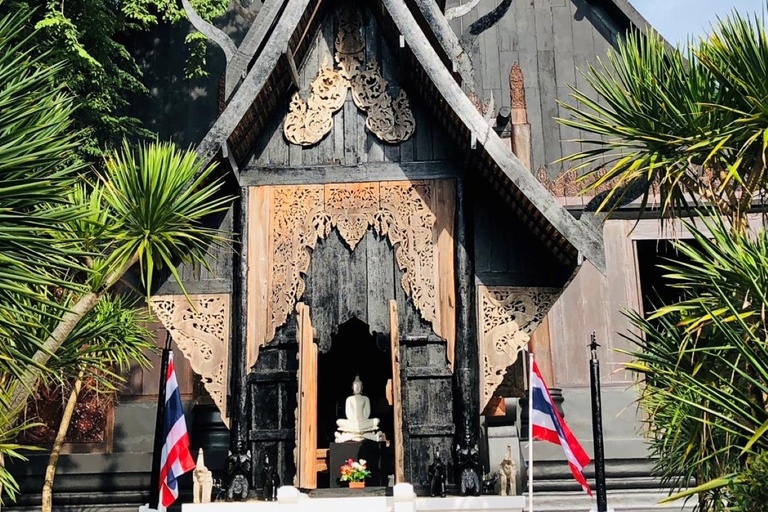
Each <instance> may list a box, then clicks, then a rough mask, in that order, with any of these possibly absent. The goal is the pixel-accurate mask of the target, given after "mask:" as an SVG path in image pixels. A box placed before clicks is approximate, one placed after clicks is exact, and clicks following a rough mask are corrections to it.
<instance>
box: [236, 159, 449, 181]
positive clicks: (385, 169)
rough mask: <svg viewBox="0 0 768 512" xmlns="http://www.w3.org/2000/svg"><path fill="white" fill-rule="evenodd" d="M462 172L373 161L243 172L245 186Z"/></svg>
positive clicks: (437, 164) (443, 165)
mask: <svg viewBox="0 0 768 512" xmlns="http://www.w3.org/2000/svg"><path fill="white" fill-rule="evenodd" d="M460 175H461V170H460V169H459V168H458V167H457V166H456V165H455V164H454V163H453V162H449V161H433V162H407V163H398V162H371V163H360V164H357V165H316V166H307V167H251V166H247V167H245V168H244V169H242V170H241V173H240V180H241V183H242V184H243V185H252V186H253V185H305V184H313V183H315V184H322V183H363V182H377V181H402V180H411V181H413V180H424V179H429V180H432V179H441V178H457V177H458V176H460Z"/></svg>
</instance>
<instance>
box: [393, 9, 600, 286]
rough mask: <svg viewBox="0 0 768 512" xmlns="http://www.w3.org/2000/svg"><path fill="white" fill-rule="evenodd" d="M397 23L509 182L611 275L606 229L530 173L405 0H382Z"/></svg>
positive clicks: (444, 95)
mask: <svg viewBox="0 0 768 512" xmlns="http://www.w3.org/2000/svg"><path fill="white" fill-rule="evenodd" d="M382 3H383V5H384V7H385V8H386V10H387V12H388V13H389V15H390V16H391V18H392V20H393V21H394V23H395V26H396V27H397V29H398V30H399V32H400V33H401V34H403V35H404V36H405V40H406V43H407V44H408V48H410V50H411V51H412V52H413V55H414V56H415V57H416V60H417V61H418V62H419V64H421V66H422V68H423V69H424V71H425V72H426V74H427V76H428V77H429V78H430V79H431V81H432V83H433V84H435V87H436V88H437V89H438V91H439V92H440V95H441V96H442V97H443V99H444V100H445V102H446V103H447V104H448V106H449V107H450V108H451V110H453V112H454V113H455V114H456V116H457V117H458V118H459V119H460V120H461V121H462V123H463V124H464V125H465V126H466V128H467V129H468V130H469V132H470V133H472V134H473V135H474V136H476V137H477V141H478V143H479V144H480V145H482V146H483V148H484V150H485V151H486V152H487V153H488V155H489V156H490V157H491V159H492V160H493V161H494V163H496V165H497V166H498V167H499V169H500V170H501V172H502V173H503V174H504V175H505V176H506V177H507V178H508V180H509V182H510V183H511V184H512V185H514V186H515V187H516V188H517V189H518V190H520V192H522V193H523V194H524V195H525V196H526V197H527V198H528V199H529V200H530V201H531V203H532V204H533V205H534V206H535V207H536V209H537V210H538V211H539V212H540V213H541V214H542V215H543V216H544V217H545V218H546V219H547V221H548V222H549V223H550V224H552V225H553V226H554V227H555V229H557V230H558V231H559V232H560V233H561V234H562V235H563V236H564V237H565V238H566V239H567V240H568V241H569V242H570V243H571V244H572V245H573V246H574V247H576V248H577V249H578V250H579V251H581V252H582V253H583V254H584V255H585V257H586V258H587V259H589V260H590V261H591V262H592V264H593V265H595V267H597V268H598V269H599V270H600V271H601V272H602V273H605V250H604V246H603V235H602V231H601V230H600V229H599V227H598V226H595V225H593V224H590V223H588V222H580V221H577V220H576V219H574V218H573V216H571V214H570V213H568V211H567V210H566V209H565V208H563V207H562V206H561V205H560V204H559V203H558V202H557V201H556V200H555V198H554V197H553V196H552V194H550V193H549V192H548V191H547V190H546V189H545V188H544V186H543V185H542V184H541V183H539V181H538V179H536V177H535V176H534V175H533V174H531V173H530V172H528V170H527V169H526V168H525V167H524V166H523V164H522V163H520V161H519V160H518V159H517V157H515V155H514V154H513V153H512V151H511V149H510V148H509V145H508V144H507V143H506V142H504V141H502V140H501V139H500V138H499V136H498V135H497V134H496V132H495V131H494V130H493V129H492V128H491V127H490V126H489V125H488V122H487V121H486V120H485V119H483V116H482V114H480V113H479V112H478V111H477V109H476V108H475V106H474V105H473V104H472V101H470V99H469V98H468V97H467V95H466V94H465V93H464V91H463V90H462V89H461V87H460V86H459V84H458V83H457V82H456V80H455V79H454V78H453V76H452V75H451V72H450V71H449V70H448V69H447V68H446V67H445V65H444V63H443V62H442V61H441V60H440V57H439V55H438V54H437V52H436V51H435V49H434V48H433V46H432V45H431V44H430V41H429V38H428V37H427V36H426V35H425V34H424V32H423V31H422V29H421V28H420V27H419V25H418V23H417V22H416V20H415V19H414V17H413V14H412V13H411V11H410V10H409V9H408V7H407V6H406V4H405V1H404V0H382Z"/></svg>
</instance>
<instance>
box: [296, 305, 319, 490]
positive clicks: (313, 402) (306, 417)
mask: <svg viewBox="0 0 768 512" xmlns="http://www.w3.org/2000/svg"><path fill="white" fill-rule="evenodd" d="M296 313H297V316H298V329H297V331H296V337H297V338H298V342H299V393H298V405H299V421H298V425H297V426H298V428H297V434H296V436H297V444H298V461H297V462H296V473H297V475H296V476H297V480H298V482H297V485H298V487H300V488H302V489H315V488H317V343H315V341H314V329H313V328H312V321H311V319H310V317H309V306H307V305H306V304H304V303H303V302H299V303H298V304H297V305H296Z"/></svg>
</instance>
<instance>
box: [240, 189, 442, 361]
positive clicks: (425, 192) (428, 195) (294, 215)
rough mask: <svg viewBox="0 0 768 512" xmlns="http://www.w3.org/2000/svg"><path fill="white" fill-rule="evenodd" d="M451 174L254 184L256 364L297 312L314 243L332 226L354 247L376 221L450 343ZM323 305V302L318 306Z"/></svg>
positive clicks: (252, 338) (421, 305)
mask: <svg viewBox="0 0 768 512" xmlns="http://www.w3.org/2000/svg"><path fill="white" fill-rule="evenodd" d="M453 187H454V185H453V181H451V180H435V181H402V182H401V181H390V182H377V183H356V184H329V185H302V186H275V187H254V188H252V190H251V193H250V197H249V201H250V206H249V210H250V211H251V212H253V213H254V217H252V218H251V219H250V221H249V226H250V229H249V250H248V254H249V269H248V276H249V277H248V280H249V282H248V287H249V290H250V293H249V297H252V298H253V300H249V301H248V365H249V367H250V366H252V365H253V364H254V363H255V362H256V358H257V357H258V351H259V349H260V348H261V347H262V346H264V345H265V344H266V343H269V342H270V341H271V340H272V339H273V338H274V336H275V331H276V330H277V328H278V327H280V326H281V325H283V324H284V323H285V322H286V321H287V319H288V317H289V315H290V314H291V313H292V312H293V311H294V308H295V306H296V303H297V301H298V300H299V299H301V297H302V295H303V293H304V291H305V286H306V285H305V283H304V278H303V275H304V274H306V273H307V270H308V269H309V265H310V257H311V254H312V250H313V249H314V248H315V246H316V244H317V242H318V241H319V240H322V239H325V237H326V236H327V235H328V234H329V233H330V231H331V230H332V229H336V230H338V232H339V234H340V235H341V238H342V239H343V240H344V241H345V242H346V243H347V245H348V246H349V248H350V250H354V249H355V247H356V246H357V244H358V243H359V242H360V240H361V239H362V238H363V236H364V235H365V233H366V231H367V230H368V228H373V229H374V231H375V232H376V233H378V234H379V235H381V236H386V237H387V238H388V239H389V242H390V244H391V246H392V247H393V249H394V251H395V260H396V262H397V265H398V267H399V268H400V269H401V270H402V271H403V276H402V279H401V283H400V284H401V286H402V287H403V289H404V290H405V293H406V295H407V296H408V297H410V299H411V300H412V301H413V304H414V306H415V307H416V309H417V310H418V312H419V313H420V315H421V316H422V318H424V320H426V321H428V322H430V323H431V324H432V327H433V330H434V331H435V333H436V334H437V335H438V336H441V337H442V338H443V339H445V340H446V341H447V343H448V354H449V358H452V357H453V342H454V337H455V313H454V310H453V308H454V304H455V299H454V296H455V290H454V282H453V251H454V250H453V213H454V212H453V208H454V199H453V197H454V188H453ZM317 307H320V306H317Z"/></svg>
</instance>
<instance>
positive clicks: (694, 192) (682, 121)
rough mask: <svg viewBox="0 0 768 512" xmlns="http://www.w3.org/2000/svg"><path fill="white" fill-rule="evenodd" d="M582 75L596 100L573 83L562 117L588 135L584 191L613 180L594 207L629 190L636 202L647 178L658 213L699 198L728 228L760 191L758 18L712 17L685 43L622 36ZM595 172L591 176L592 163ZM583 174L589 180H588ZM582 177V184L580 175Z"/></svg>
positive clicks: (582, 157)
mask: <svg viewBox="0 0 768 512" xmlns="http://www.w3.org/2000/svg"><path fill="white" fill-rule="evenodd" d="M584 76H585V78H586V80H587V82H588V83H589V85H590V86H591V87H592V88H593V89H594V90H595V91H596V92H597V94H598V96H599V97H600V98H601V99H602V100H603V101H600V102H598V101H595V100H593V99H591V98H590V96H591V95H590V94H589V93H588V92H587V91H579V90H575V89H574V92H573V95H572V96H573V98H574V99H575V100H576V102H577V103H576V104H574V105H568V104H564V105H563V106H564V107H565V108H566V109H568V110H569V111H570V112H571V114H572V118H571V119H559V122H561V123H562V124H565V125H568V126H572V127H574V128H577V129H579V130H583V131H584V132H587V133H589V134H592V135H593V136H595V137H594V138H589V139H586V140H582V141H580V142H583V143H586V144H588V146H587V147H586V149H585V150H584V151H582V152H579V153H576V154H573V155H568V156H566V157H565V158H563V160H562V161H564V162H578V164H577V165H576V166H575V167H576V168H577V169H585V170H586V171H587V172H586V173H585V176H584V178H585V179H587V178H588V177H590V175H597V176H591V177H590V179H591V178H595V177H597V179H594V180H592V181H593V182H592V183H591V184H589V185H588V186H587V187H586V189H585V192H589V191H592V190H596V189H597V188H598V187H600V186H601V185H603V184H604V183H606V182H609V181H611V180H615V183H616V186H615V187H614V188H613V190H612V191H611V192H610V193H609V194H608V195H607V196H606V197H605V198H604V200H603V202H602V204H601V205H600V206H601V207H602V208H603V209H606V210H608V211H610V210H611V209H612V207H613V206H614V205H616V204H619V203H620V202H621V199H624V200H628V199H629V200H631V199H635V198H634V197H626V195H627V194H630V193H631V192H632V191H635V190H637V191H638V192H639V193H640V194H641V195H642V196H643V199H644V200H643V207H645V204H646V201H647V200H648V198H649V194H650V193H651V191H652V190H653V189H652V187H651V185H652V184H653V185H655V187H656V189H657V190H658V191H659V194H660V196H661V205H662V208H663V212H664V213H665V214H667V215H668V216H671V215H675V214H676V213H679V212H680V210H681V209H685V208H687V207H688V206H690V203H691V202H692V201H698V200H704V201H706V202H707V203H708V204H709V205H711V206H713V207H715V208H717V210H718V211H719V212H720V213H721V214H723V215H726V216H728V217H729V218H730V219H731V220H732V222H733V225H734V227H735V228H737V229H742V228H744V227H745V224H744V218H745V216H746V213H747V212H748V210H749V209H750V208H751V207H752V203H753V201H754V200H756V199H757V196H758V195H759V194H760V193H761V192H763V191H764V190H765V186H766V182H767V179H766V178H767V177H766V165H765V164H766V155H767V153H766V151H767V150H768V80H766V78H768V36H767V35H766V31H765V26H764V21H763V19H762V18H760V17H757V16H755V17H754V18H748V17H742V16H739V15H738V14H734V16H732V17H729V18H726V19H725V20H722V21H721V22H720V23H719V24H718V25H717V26H716V28H715V29H714V31H713V33H712V34H711V35H710V36H708V37H707V38H704V39H701V40H698V41H692V42H691V43H690V45H689V46H688V48H687V49H684V50H680V49H675V48H672V47H670V46H669V45H668V44H667V43H666V42H665V41H664V40H663V39H662V38H661V37H660V36H659V35H658V34H656V33H654V32H651V33H648V34H638V33H633V34H629V35H628V37H627V39H626V41H624V42H622V43H620V44H619V48H618V50H617V51H615V52H611V53H610V54H609V55H608V57H607V61H606V62H602V61H601V62H600V63H599V64H598V65H597V66H592V65H590V66H589V68H588V69H587V71H586V72H585V73H584ZM603 169H604V170H605V174H603V175H598V174H597V173H599V172H600V171H602V170H603ZM588 181H589V180H588ZM588 181H587V182H588Z"/></svg>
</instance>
